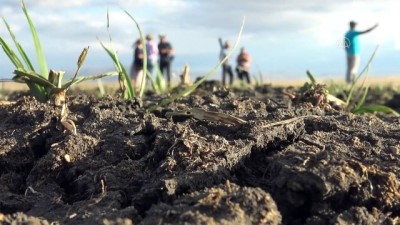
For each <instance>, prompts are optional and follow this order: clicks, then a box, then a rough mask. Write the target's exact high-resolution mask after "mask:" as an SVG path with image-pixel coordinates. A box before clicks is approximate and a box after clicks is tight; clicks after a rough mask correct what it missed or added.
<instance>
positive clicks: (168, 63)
mask: <svg viewBox="0 0 400 225" xmlns="http://www.w3.org/2000/svg"><path fill="white" fill-rule="evenodd" d="M165 68H166V69H167V85H168V88H170V87H171V62H167V63H166V65H165Z"/></svg>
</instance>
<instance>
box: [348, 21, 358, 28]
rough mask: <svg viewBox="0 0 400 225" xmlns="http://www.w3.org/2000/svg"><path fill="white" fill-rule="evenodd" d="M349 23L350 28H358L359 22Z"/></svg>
mask: <svg viewBox="0 0 400 225" xmlns="http://www.w3.org/2000/svg"><path fill="white" fill-rule="evenodd" d="M349 25H350V29H354V28H356V25H357V23H356V22H354V21H350V23H349Z"/></svg>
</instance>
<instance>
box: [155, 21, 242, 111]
mask: <svg viewBox="0 0 400 225" xmlns="http://www.w3.org/2000/svg"><path fill="white" fill-rule="evenodd" d="M244 22H245V17H243V21H242V25H241V27H240V31H239V34H238V37H237V39H236V42H235V44H234V46H233V48H232V49H231V50H230V51H229V52H228V54H227V55H226V56H225V58H223V59H222V60H221V61H220V62H219V63H218V64H217V65H216V66H214V67H213V68H212V69H211V70H210V72H208V73H207V74H206V75H204V76H203V78H202V79H200V80H198V81H197V82H195V83H194V84H192V85H191V86H189V87H187V88H185V89H184V90H183V91H181V92H179V93H178V94H175V95H172V96H171V97H169V98H168V99H163V100H162V101H161V102H160V103H159V104H158V105H155V106H151V107H149V109H148V110H149V111H150V112H151V111H153V110H155V109H156V108H157V107H162V106H165V105H167V104H169V103H171V102H173V101H175V100H176V99H178V98H180V97H182V96H187V95H189V94H190V93H192V92H193V91H194V90H196V88H197V87H198V86H199V85H200V84H201V83H203V82H204V81H206V80H207V79H208V77H210V76H211V75H212V74H213V73H214V72H215V71H216V70H217V69H218V68H219V67H220V66H221V65H222V64H224V62H225V61H226V60H228V58H229V57H230V56H231V55H232V54H233V52H234V51H235V49H236V48H237V46H238V44H239V41H240V37H241V35H242V32H243V27H244Z"/></svg>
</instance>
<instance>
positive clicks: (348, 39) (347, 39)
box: [344, 21, 378, 83]
mask: <svg viewBox="0 0 400 225" xmlns="http://www.w3.org/2000/svg"><path fill="white" fill-rule="evenodd" d="M349 25H350V30H349V31H347V33H346V35H345V36H344V49H345V50H346V55H347V70H346V82H347V83H351V82H353V80H354V78H355V76H356V73H357V71H358V67H359V65H360V42H359V39H358V37H359V35H361V34H366V33H368V32H370V31H372V30H374V29H375V28H376V27H378V24H375V25H374V26H373V27H371V28H369V29H367V30H364V31H357V30H356V25H357V23H356V22H354V21H350V24H349Z"/></svg>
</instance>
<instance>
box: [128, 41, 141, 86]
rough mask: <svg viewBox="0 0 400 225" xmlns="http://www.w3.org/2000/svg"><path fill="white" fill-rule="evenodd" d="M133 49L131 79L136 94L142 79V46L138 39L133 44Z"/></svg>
mask: <svg viewBox="0 0 400 225" xmlns="http://www.w3.org/2000/svg"><path fill="white" fill-rule="evenodd" d="M133 47H134V48H135V50H134V54H133V63H132V66H131V79H132V81H133V82H134V86H135V91H136V92H137V91H138V90H139V88H140V85H141V83H142V77H143V58H144V55H143V44H142V41H141V40H140V39H137V41H136V42H135V43H134V45H133Z"/></svg>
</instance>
